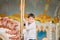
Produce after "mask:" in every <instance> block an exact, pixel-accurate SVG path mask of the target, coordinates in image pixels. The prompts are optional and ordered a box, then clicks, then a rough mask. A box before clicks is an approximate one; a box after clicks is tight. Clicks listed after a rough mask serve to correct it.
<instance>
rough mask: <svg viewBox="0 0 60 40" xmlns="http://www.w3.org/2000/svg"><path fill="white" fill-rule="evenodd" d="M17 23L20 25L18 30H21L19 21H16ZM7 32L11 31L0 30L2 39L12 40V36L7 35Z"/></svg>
mask: <svg viewBox="0 0 60 40" xmlns="http://www.w3.org/2000/svg"><path fill="white" fill-rule="evenodd" d="M15 22H16V23H17V24H18V26H17V29H18V30H20V22H18V21H15ZM6 31H10V30H9V29H6V28H0V39H2V40H10V39H9V36H11V35H9V34H7V33H6ZM12 36H14V35H12Z"/></svg>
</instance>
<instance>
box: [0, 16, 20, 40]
mask: <svg viewBox="0 0 60 40" xmlns="http://www.w3.org/2000/svg"><path fill="white" fill-rule="evenodd" d="M1 19H2V20H1ZM0 20H1V21H0V24H1V23H2V24H1V26H2V27H1V26H0V27H1V28H0V39H1V40H10V39H11V38H15V39H16V40H20V33H19V30H18V31H17V30H15V29H16V28H17V29H18V28H19V27H20V23H19V22H17V21H14V20H13V19H10V18H8V17H1V18H0ZM18 24H19V25H18ZM8 29H9V30H8ZM11 34H13V36H12V35H11ZM14 35H15V36H14ZM11 40H12V39H11Z"/></svg>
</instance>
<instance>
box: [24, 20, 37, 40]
mask: <svg viewBox="0 0 60 40" xmlns="http://www.w3.org/2000/svg"><path fill="white" fill-rule="evenodd" d="M25 24H26V29H25V30H26V32H25V37H27V40H29V39H36V23H35V21H34V22H33V23H32V24H30V25H28V22H26V23H25Z"/></svg>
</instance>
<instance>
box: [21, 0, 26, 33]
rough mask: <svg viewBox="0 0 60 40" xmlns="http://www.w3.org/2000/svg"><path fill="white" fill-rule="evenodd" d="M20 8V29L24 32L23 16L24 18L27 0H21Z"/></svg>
mask: <svg viewBox="0 0 60 40" xmlns="http://www.w3.org/2000/svg"><path fill="white" fill-rule="evenodd" d="M20 10H21V22H20V25H21V26H20V31H21V34H22V30H23V18H24V11H25V0H21V6H20Z"/></svg>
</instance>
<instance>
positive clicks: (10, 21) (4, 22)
mask: <svg viewBox="0 0 60 40" xmlns="http://www.w3.org/2000/svg"><path fill="white" fill-rule="evenodd" d="M20 1H21V4H20V11H21V13H14V14H12V15H11V16H7V15H6V14H4V13H1V14H0V40H22V39H23V36H24V35H23V32H22V31H23V29H24V25H23V24H24V22H23V18H25V19H26V18H27V16H28V13H25V0H20ZM49 2H50V1H49V0H48V1H47V3H46V4H45V8H44V13H43V14H39V15H37V16H35V20H36V21H38V22H39V26H37V27H36V30H37V31H36V33H37V36H36V40H58V38H59V36H58V33H59V32H58V31H59V30H58V29H59V26H60V20H59V17H58V14H57V11H58V9H59V8H58V9H56V12H55V14H57V15H56V16H55V17H54V18H52V17H51V16H49V15H48V14H47V11H48V9H49ZM6 16H7V17H6ZM11 25H13V26H12V27H11V28H10V26H11ZM15 27H16V28H15ZM14 28H15V29H16V30H15V29H14ZM8 31H9V32H8ZM15 31H16V33H15V35H14V34H12V33H11V34H12V35H11V34H9V33H10V32H13V33H14V32H15ZM18 35H19V36H18ZM17 36H18V37H17ZM11 37H16V38H12V39H10V38H11Z"/></svg>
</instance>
